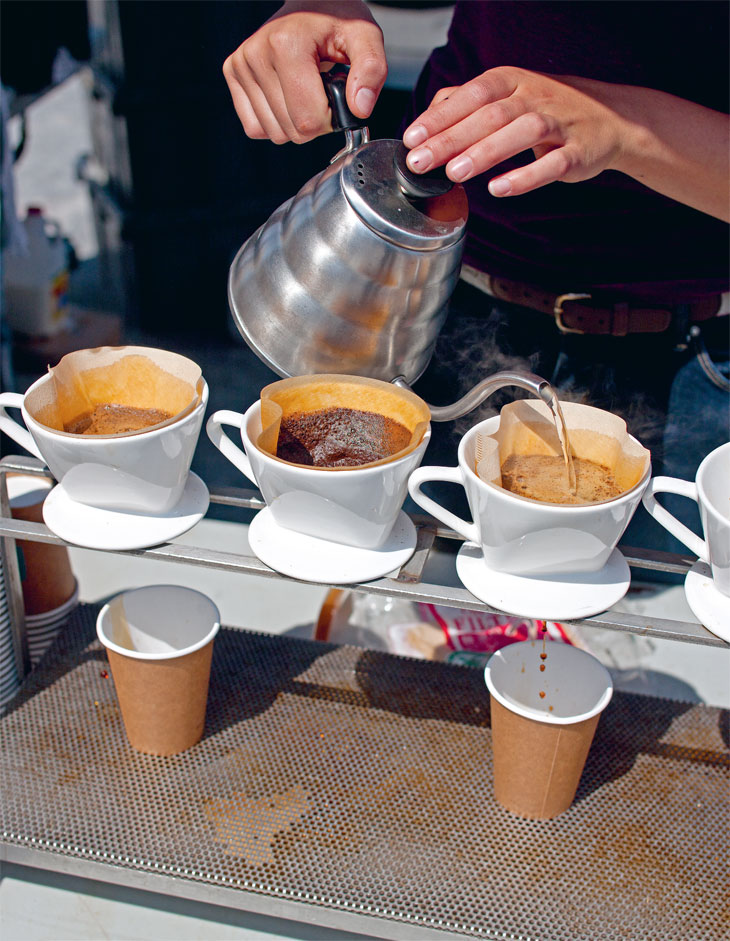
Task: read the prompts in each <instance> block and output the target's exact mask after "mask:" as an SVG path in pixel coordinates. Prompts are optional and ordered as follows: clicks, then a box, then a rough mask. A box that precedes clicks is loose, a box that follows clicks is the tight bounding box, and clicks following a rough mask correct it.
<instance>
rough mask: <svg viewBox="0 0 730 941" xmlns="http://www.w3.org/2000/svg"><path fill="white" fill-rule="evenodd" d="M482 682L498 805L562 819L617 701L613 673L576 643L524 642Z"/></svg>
mask: <svg viewBox="0 0 730 941" xmlns="http://www.w3.org/2000/svg"><path fill="white" fill-rule="evenodd" d="M543 654H544V655H545V656H544V657H543V656H542V655H543ZM541 665H542V666H544V671H543V670H541V669H540V667H541ZM484 675H485V681H486V684H487V688H488V689H489V694H490V705H491V724H492V750H493V763H494V796H495V798H496V800H497V801H498V802H499V803H500V804H501V805H502V806H503V807H504V808H505V809H506V810H509V811H511V812H512V813H514V814H517V815H518V816H520V817H527V818H529V819H531V820H550V819H551V818H553V817H557V816H558V814H561V813H563V812H564V811H566V810H567V809H568V808H569V807H570V805H571V804H572V803H573V799H574V797H575V794H576V791H577V789H578V784H579V782H580V778H581V774H582V773H583V767H584V765H585V762H586V758H587V757H588V752H589V750H590V747H591V743H592V741H593V736H594V733H595V731H596V726H597V725H598V720H599V718H600V714H601V712H602V711H603V710H604V709H605V708H606V706H607V705H608V703H609V702H610V700H611V696H612V694H613V683H612V681H611V676H610V674H609V672H608V670H606V668H605V667H604V666H603V665H602V664H601V663H599V661H598V660H597V659H596V658H595V657H593V656H592V655H591V654H589V653H587V652H585V651H583V650H580V649H578V648H576V647H573V646H571V645H570V644H565V643H560V642H557V641H549V642H546V643H543V642H541V641H521V642H519V643H514V644H510V645H509V646H508V647H504V648H502V649H501V650H498V651H497V652H496V653H495V654H493V655H492V657H491V658H490V659H489V661H488V662H487V665H486V667H485V670H484Z"/></svg>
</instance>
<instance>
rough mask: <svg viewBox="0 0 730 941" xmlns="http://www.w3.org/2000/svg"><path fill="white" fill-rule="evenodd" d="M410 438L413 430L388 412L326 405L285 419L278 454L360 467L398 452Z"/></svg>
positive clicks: (316, 462)
mask: <svg viewBox="0 0 730 941" xmlns="http://www.w3.org/2000/svg"><path fill="white" fill-rule="evenodd" d="M410 440H411V432H410V431H409V430H408V429H407V428H405V427H404V426H403V425H401V424H400V422H397V421H395V420H394V419H392V418H388V417H387V416H386V415H379V414H378V413H377V412H363V411H360V410H359V409H354V408H338V407H336V408H326V409H322V410H320V411H316V412H295V413H294V414H293V415H289V416H288V417H287V418H285V419H283V420H282V422H281V427H280V430H279V441H278V444H277V448H276V456H277V457H279V458H281V459H282V460H283V461H290V462H291V463H293V464H308V465H310V466H312V467H356V466H357V465H358V464H369V463H370V462H371V461H379V460H381V459H382V458H384V457H389V456H390V455H391V454H396V453H397V452H398V451H401V450H402V449H403V448H404V447H406V445H407V444H408V443H409V442H410Z"/></svg>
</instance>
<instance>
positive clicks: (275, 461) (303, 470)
mask: <svg viewBox="0 0 730 941" xmlns="http://www.w3.org/2000/svg"><path fill="white" fill-rule="evenodd" d="M260 409H261V400H260V399H257V400H256V401H255V402H254V403H253V404H252V405H249V407H248V408H247V409H246V411H245V412H244V414H243V421H242V422H241V439H242V441H243V445H244V448H247V447H248V445H249V444H250V445H251V447H252V448H253V449H254V451H255V452H256V454H257V455H258V456H259V457H260V458H261V460H263V461H265V462H267V463H271V464H272V465H273V466H275V467H278V468H281V467H287V468H291V469H292V470H296V471H297V473H299V474H306V475H307V476H310V475H312V476H313V477H316V478H317V479H321V478H322V474H323V473H330V474H331V473H332V472H333V471H336V472H340V473H341V472H343V471H346V472H347V476H348V478H351V477H353V476H354V475H355V474H377V473H382V472H383V471H384V470H385V469H386V468H388V467H398V466H399V465H400V464H402V463H404V462H406V461H408V460H410V459H411V458H412V457H413V455H414V454H418V452H419V451H422V450H425V448H426V446H427V445H428V443H429V441H430V440H431V422H429V423H428V424H427V425H426V430H425V431H424V433H423V437H422V438H421V440H420V441H419V442H418V444H417V445H416V446H415V447H414V448H412V449H411V450H410V451H408V452H407V453H406V454H404V455H403V456H402V457H399V458H398V459H397V460H395V461H387V462H386V463H384V464H378V465H377V466H375V467H358V466H354V467H307V466H306V465H303V464H293V463H292V462H291V461H284V460H282V459H281V458H278V457H274V456H273V455H271V454H267V453H266V451H262V450H261V449H260V448H258V447H256V445H255V444H254V442H253V441H252V439H251V437H250V435H249V433H248V423H249V422H250V421H251V419H252V418H253V417H254V415H255V414H256V412H258V411H260ZM246 453H248V452H246Z"/></svg>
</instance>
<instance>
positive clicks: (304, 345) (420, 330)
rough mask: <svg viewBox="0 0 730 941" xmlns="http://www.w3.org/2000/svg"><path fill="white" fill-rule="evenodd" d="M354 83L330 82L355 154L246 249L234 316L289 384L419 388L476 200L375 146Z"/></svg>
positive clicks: (393, 145) (235, 274) (231, 287)
mask: <svg viewBox="0 0 730 941" xmlns="http://www.w3.org/2000/svg"><path fill="white" fill-rule="evenodd" d="M346 78H347V69H346V68H345V67H343V66H335V67H334V68H333V69H332V70H331V71H330V72H329V73H323V81H324V83H325V88H326V91H327V94H328V98H329V100H330V105H331V109H332V114H333V127H334V129H335V130H344V131H345V134H346V138H347V141H346V146H345V148H344V149H343V150H342V151H341V152H340V153H338V154H337V155H336V157H334V158H333V160H332V162H331V164H330V165H329V167H328V168H327V169H325V170H324V171H323V172H322V173H320V174H318V175H317V176H315V177H314V178H313V179H311V180H310V181H309V182H308V183H307V184H305V186H304V187H302V189H301V190H300V191H299V192H298V193H297V194H296V195H295V196H293V197H292V198H291V199H289V200H288V201H287V202H286V203H284V205H283V206H280V207H279V209H277V210H276V212H275V213H274V214H273V215H272V216H271V218H270V219H269V220H268V221H267V222H266V223H264V225H262V226H261V227H260V228H259V229H258V230H257V231H256V232H255V233H254V234H253V235H252V236H251V237H250V238H249V239H248V241H246V242H245V244H244V245H243V246H242V247H241V249H240V250H239V251H238V253H237V255H236V257H235V259H234V261H233V264H232V265H231V269H230V274H229V279H228V298H229V303H230V307H231V312H232V314H233V318H234V320H235V322H236V325H237V327H238V329H239V331H240V332H241V334H242V335H243V337H244V339H245V340H246V342H247V343H248V344H249V346H250V347H251V348H252V349H253V350H254V352H255V353H257V354H258V356H259V357H260V358H261V359H262V360H263V361H264V362H265V363H266V364H267V365H268V366H270V368H271V369H273V370H274V372H276V373H278V375H280V376H285V377H286V376H298V375H307V374H311V373H322V372H334V373H347V374H349V375H360V376H369V377H371V378H374V379H383V380H386V381H390V380H392V379H395V378H397V377H402V378H403V379H404V380H405V381H406V382H414V381H415V380H416V379H417V378H418V377H419V376H420V375H421V374H422V373H423V371H424V370H425V369H426V366H427V365H428V362H429V360H430V358H431V355H432V353H433V349H434V346H435V343H436V340H437V337H438V334H439V331H440V330H441V327H442V325H443V322H444V319H445V317H446V313H447V305H448V300H449V297H450V296H451V293H452V291H453V289H454V287H455V286H456V282H457V280H458V277H459V269H460V265H461V255H462V248H463V244H464V235H465V226H466V219H467V215H468V205H467V199H466V194H465V193H464V189H463V187H462V186H460V185H458V184H453V183H452V182H451V181H450V180H448V179H447V178H446V175H445V173H444V172H443V170H441V171H439V172H438V173H437V174H433V175H430V176H429V175H426V176H420V175H415V174H411V173H410V171H409V169H408V167H407V166H406V164H405V156H406V153H407V151H406V149H405V147H404V146H403V144H402V143H401V142H400V141H397V140H374V141H371V140H370V139H369V132H368V129H367V128H366V127H364V126H363V122H362V121H360V120H359V119H357V118H355V117H354V116H353V115H352V113H351V112H350V111H349V109H348V108H347V105H346V103H345V82H346Z"/></svg>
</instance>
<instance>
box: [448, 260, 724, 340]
mask: <svg viewBox="0 0 730 941" xmlns="http://www.w3.org/2000/svg"><path fill="white" fill-rule="evenodd" d="M461 278H462V280H463V281H466V283H467V284H471V285H472V286H473V287H476V288H479V289H480V290H481V291H484V292H485V293H486V294H489V295H490V296H491V297H494V298H497V299H498V300H502V301H507V303H510V304H520V305H521V306H523V307H530V308H531V309H532V310H537V311H541V312H542V313H544V314H548V315H549V316H551V317H552V318H553V319H554V320H555V325H556V327H557V328H558V330H560V331H561V332H562V333H584V334H590V335H594V336H601V335H603V336H613V337H623V336H626V334H628V333H662V332H663V331H664V330H668V329H669V327H670V326H671V325H672V322H673V321H674V319H675V316H676V309H675V310H673V309H672V308H671V307H670V306H669V305H667V306H666V307H649V306H644V304H643V303H642V302H629V301H619V302H617V303H614V304H610V303H608V302H606V301H604V303H603V304H601V303H599V302H598V301H597V300H594V299H593V297H592V295H591V294H586V293H582V292H566V293H564V294H556V293H554V292H552V291H546V290H544V289H543V288H538V287H535V286H534V285H531V284H521V283H520V282H518V281H510V280H508V279H507V278H498V277H492V276H491V275H488V274H485V273H484V272H483V271H478V270H477V269H476V268H472V267H471V266H470V265H463V266H462V269H461ZM721 303H722V295H720V294H716V295H714V296H712V297H705V298H701V299H700V300H696V301H690V302H689V303H687V305H686V306H685V309H684V316H685V317H686V326H687V327H689V325H690V324H693V323H700V322H701V321H703V320H709V319H710V318H711V317H714V316H715V315H716V314H717V313H718V312H719V310H720V306H721Z"/></svg>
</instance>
